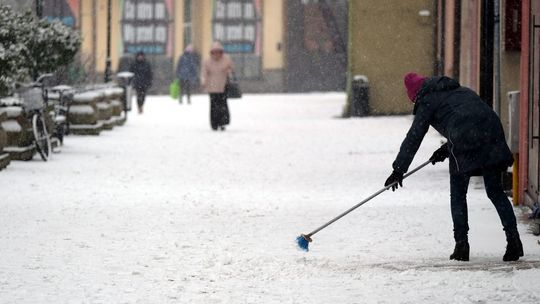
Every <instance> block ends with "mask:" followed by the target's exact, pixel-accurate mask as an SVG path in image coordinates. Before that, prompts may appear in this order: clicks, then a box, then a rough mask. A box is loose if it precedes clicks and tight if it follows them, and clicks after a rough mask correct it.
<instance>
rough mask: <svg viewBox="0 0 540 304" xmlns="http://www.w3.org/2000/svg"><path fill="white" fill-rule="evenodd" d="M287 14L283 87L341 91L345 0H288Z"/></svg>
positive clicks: (344, 73)
mask: <svg viewBox="0 0 540 304" xmlns="http://www.w3.org/2000/svg"><path fill="white" fill-rule="evenodd" d="M286 16H287V18H286V29H287V50H286V62H287V68H286V71H285V83H286V90H287V91H288V92H306V91H344V90H345V86H346V79H347V39H348V35H347V31H348V0H289V1H287V7H286Z"/></svg>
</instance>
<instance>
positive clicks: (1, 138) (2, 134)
mask: <svg viewBox="0 0 540 304" xmlns="http://www.w3.org/2000/svg"><path fill="white" fill-rule="evenodd" d="M6 120H7V114H6V113H5V112H4V110H3V109H2V108H0V170H2V169H4V168H5V167H7V166H8V165H9V162H10V161H11V158H10V157H9V153H7V152H4V148H5V147H6V146H7V134H6V131H4V128H3V127H2V123H3V122H5V121H6Z"/></svg>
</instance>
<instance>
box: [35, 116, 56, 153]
mask: <svg viewBox="0 0 540 304" xmlns="http://www.w3.org/2000/svg"><path fill="white" fill-rule="evenodd" d="M32 131H33V132H34V140H35V142H36V150H37V151H38V153H39V155H40V156H41V159H43V161H47V159H48V158H49V155H50V154H51V150H52V148H51V139H50V138H49V133H48V132H47V127H46V126H45V121H44V120H43V118H41V115H39V114H34V116H32Z"/></svg>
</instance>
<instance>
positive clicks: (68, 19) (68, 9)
mask: <svg viewBox="0 0 540 304" xmlns="http://www.w3.org/2000/svg"><path fill="white" fill-rule="evenodd" d="M79 4H80V0H43V17H44V18H47V20H49V21H52V20H60V21H61V22H62V23H63V24H64V25H66V26H69V27H75V26H76V25H77V19H79Z"/></svg>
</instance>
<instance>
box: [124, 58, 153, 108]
mask: <svg viewBox="0 0 540 304" xmlns="http://www.w3.org/2000/svg"><path fill="white" fill-rule="evenodd" d="M129 71H130V72H132V73H133V74H135V75H134V76H133V88H134V89H135V91H137V106H138V109H139V114H142V112H143V106H144V100H145V98H146V92H147V91H148V89H149V88H150V87H151V86H152V78H153V75H152V68H151V67H150V63H148V61H146V58H145V56H144V53H143V52H138V53H137V55H136V56H135V61H134V62H133V63H132V64H131V66H130V67H129Z"/></svg>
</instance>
